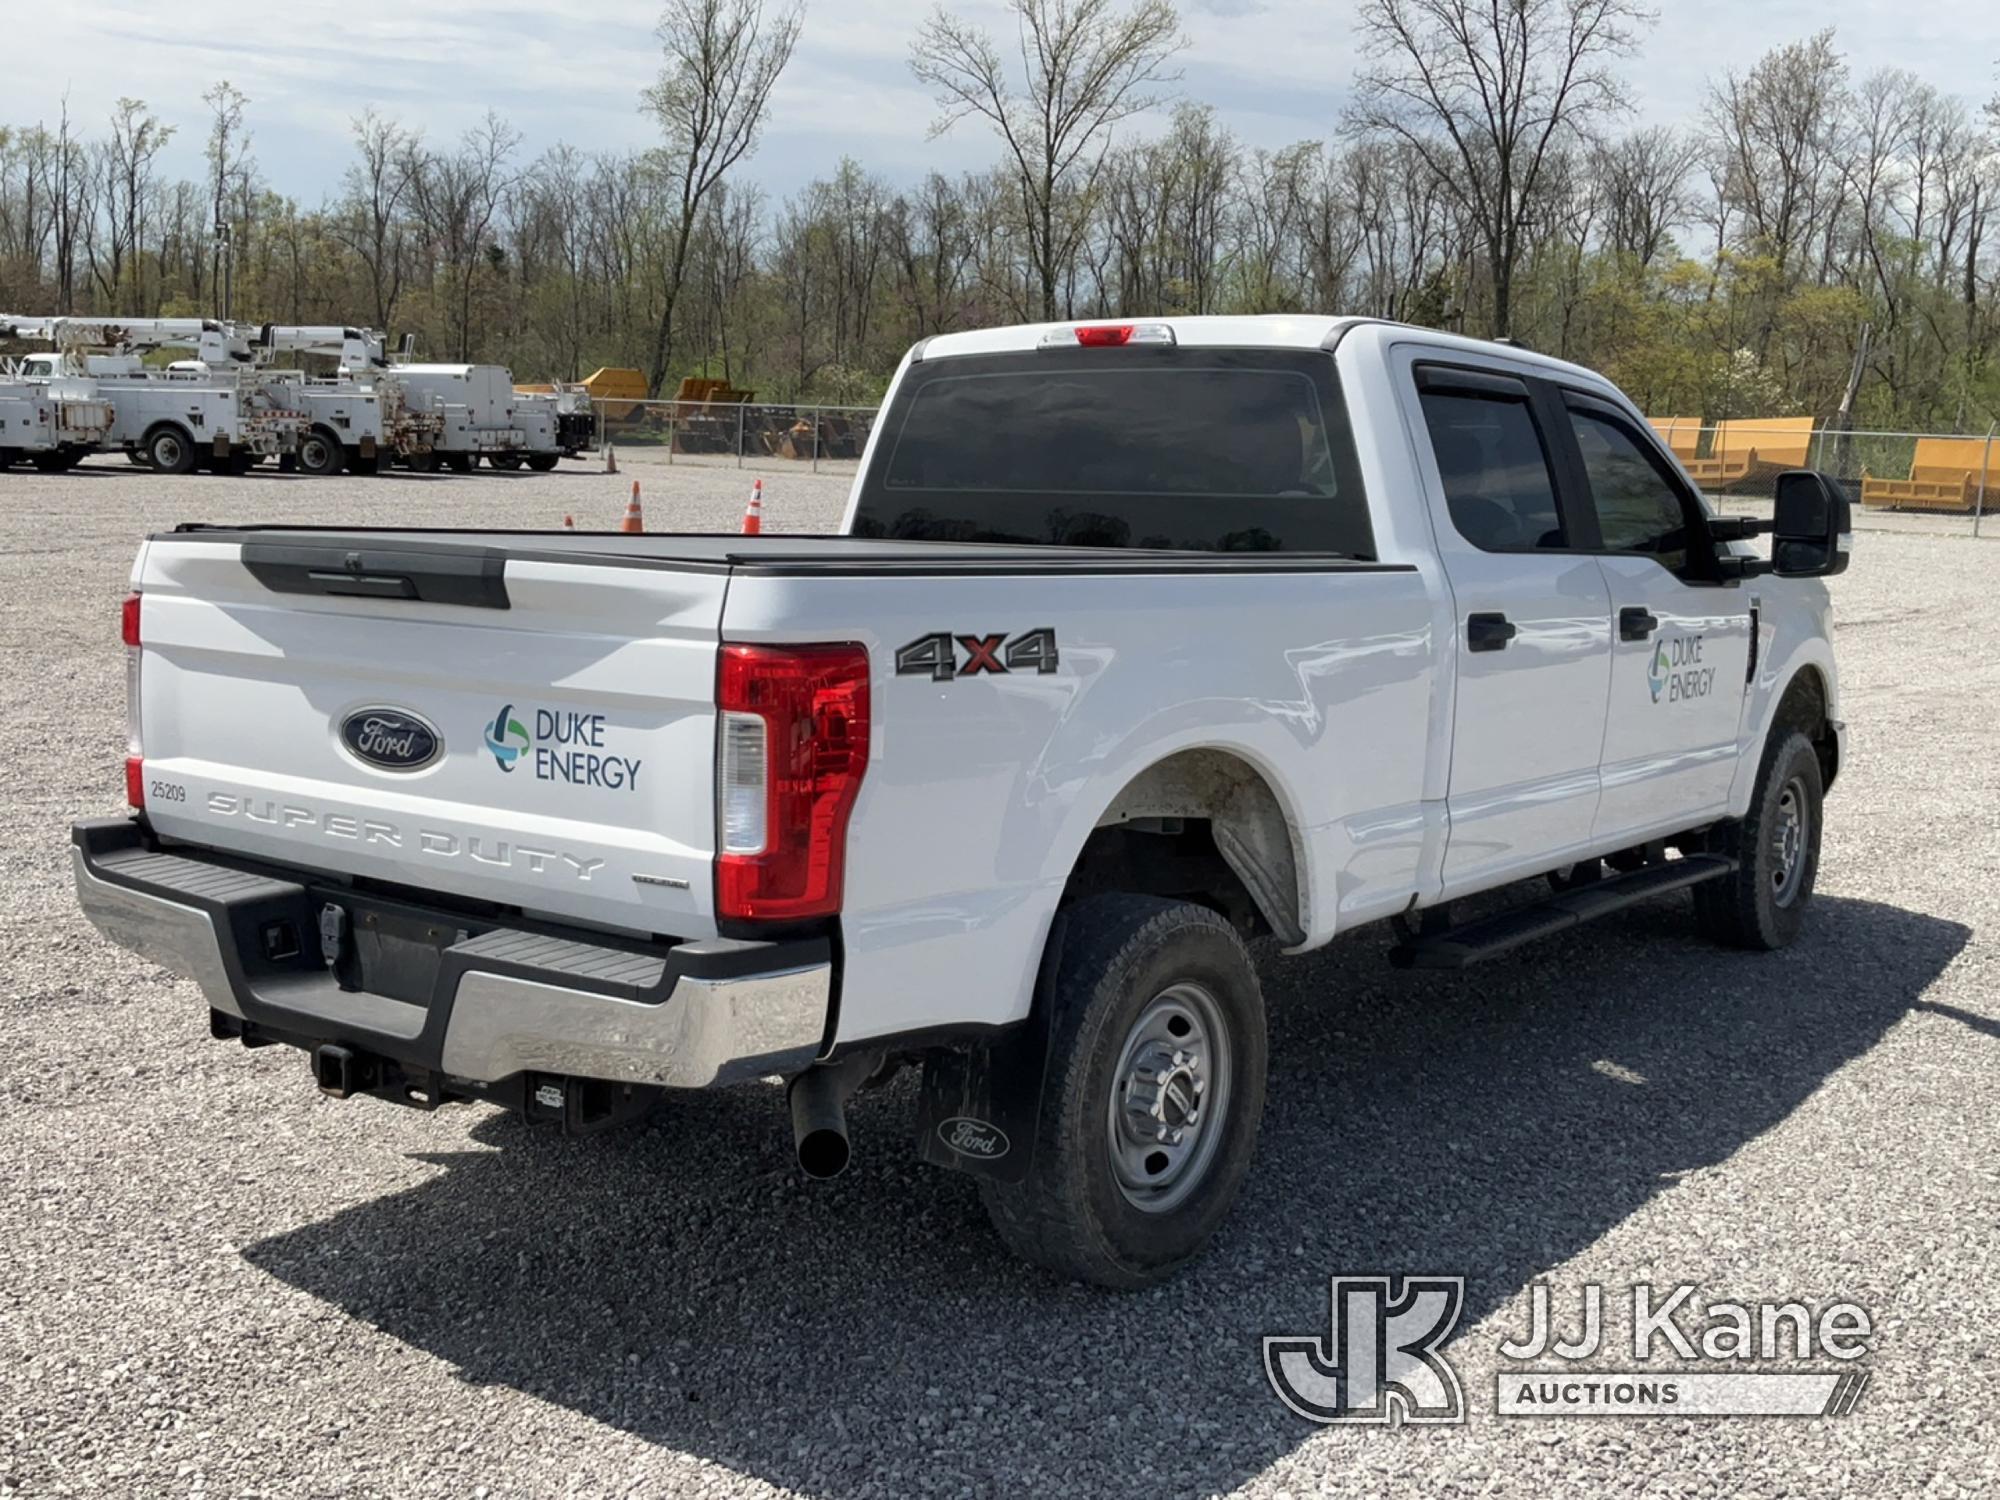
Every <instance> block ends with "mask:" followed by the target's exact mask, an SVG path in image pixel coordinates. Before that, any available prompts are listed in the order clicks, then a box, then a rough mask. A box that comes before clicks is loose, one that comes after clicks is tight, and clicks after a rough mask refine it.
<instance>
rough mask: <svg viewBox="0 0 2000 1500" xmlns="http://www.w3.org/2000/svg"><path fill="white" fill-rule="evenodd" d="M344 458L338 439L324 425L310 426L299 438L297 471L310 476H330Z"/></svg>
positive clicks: (336, 472) (336, 470) (345, 453)
mask: <svg viewBox="0 0 2000 1500" xmlns="http://www.w3.org/2000/svg"><path fill="white" fill-rule="evenodd" d="M346 459H347V450H346V449H345V448H343V447H342V446H341V445H340V439H339V438H337V437H335V436H334V435H333V434H332V433H330V432H328V431H327V430H326V429H325V428H324V427H315V428H312V429H311V430H310V431H308V432H307V433H306V434H305V436H303V437H301V438H300V439H299V472H300V473H301V474H304V475H307V476H309V477H310V478H313V479H330V478H332V477H333V476H334V475H335V474H338V473H339V472H340V466H341V464H342V463H343V462H345V461H346Z"/></svg>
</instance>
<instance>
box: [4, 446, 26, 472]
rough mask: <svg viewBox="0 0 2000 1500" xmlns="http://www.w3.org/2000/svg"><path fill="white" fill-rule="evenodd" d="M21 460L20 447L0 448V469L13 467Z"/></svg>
mask: <svg viewBox="0 0 2000 1500" xmlns="http://www.w3.org/2000/svg"><path fill="white" fill-rule="evenodd" d="M20 461H21V452H20V450H19V449H18V448H0V469H11V468H13V467H14V465H15V464H17V463H19V462H20Z"/></svg>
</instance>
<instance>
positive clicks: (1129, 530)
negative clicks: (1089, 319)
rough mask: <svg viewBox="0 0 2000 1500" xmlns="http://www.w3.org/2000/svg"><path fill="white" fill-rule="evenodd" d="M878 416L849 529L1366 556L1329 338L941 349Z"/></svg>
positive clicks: (1366, 535)
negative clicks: (1217, 344)
mask: <svg viewBox="0 0 2000 1500" xmlns="http://www.w3.org/2000/svg"><path fill="white" fill-rule="evenodd" d="M884 422H885V425H884V429H883V432H882V435H881V437H880V439H879V440H878V443H877V447H876V453H875V457H874V460H873V462H872V464H871V465H870V469H869V473H868V476H867V478H866V480H865V481H864V483H863V486H862V494H861V503H860V505H859V507H858V509H857V512H856V516H855V526H854V530H855V532H856V533H857V534H858V535H862V536H878V537H897V538H902V539H908V540H919V541H964V542H1012V543H1020V542H1029V543H1034V542H1044V543H1051V544H1056V545H1064V546H1081V547H1149V548H1171V549H1176V550H1190V551H1204V552H1237V551H1270V552H1332V553H1340V554H1342V555H1345V556H1350V557H1371V556H1373V551H1374V549H1373V543H1372V539H1371V534H1370V531H1369V526H1368V510H1367V505H1366V503H1365V501H1364V499H1363V497H1362V491H1361V483H1360V479H1359V476H1358V474H1357V472H1356V466H1355V460H1354V447H1353V441H1352V438H1351V436H1350V434H1349V430H1348V426H1347V413H1346V408H1345V406H1344V405H1343V404H1342V402H1341V399H1340V393H1339V389H1338V387H1337V385H1336V384H1335V380H1334V374H1333V360H1332V358H1331V356H1329V355H1327V354H1324V353H1320V352H1316V351H1297V352H1293V351H1281V350H1237V349H1226V350H1219V349H1157V348H1130V347H1127V348H1120V349H1090V350H1078V351H1073V352H1072V351H1066V350H1037V351H1035V352H1033V353H1027V354H1008V355H982V356H973V357H964V358H947V359H940V360H936V361H933V362H928V363H919V364H917V365H915V366H913V367H912V368H911V370H910V372H909V374H908V375H907V376H906V377H905V379H904V382H903V385H902V387H901V388H900V389H899V390H898V392H897V395H896V400H895V401H894V403H893V404H892V405H891V408H890V410H889V412H888V413H887V414H886V416H885V418H884Z"/></svg>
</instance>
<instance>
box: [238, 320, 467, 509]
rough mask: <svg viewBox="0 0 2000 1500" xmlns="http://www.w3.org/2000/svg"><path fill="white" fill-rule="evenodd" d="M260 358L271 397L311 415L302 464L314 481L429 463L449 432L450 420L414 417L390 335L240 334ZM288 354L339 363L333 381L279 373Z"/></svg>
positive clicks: (333, 330)
mask: <svg viewBox="0 0 2000 1500" xmlns="http://www.w3.org/2000/svg"><path fill="white" fill-rule="evenodd" d="M237 333H238V336H239V337H240V338H242V339H243V340H244V341H245V343H246V344H249V345H251V346H252V347H254V348H255V349H256V351H257V358H258V360H259V363H260V370H261V380H262V383H263V384H264V386H265V388H266V389H267V390H270V391H272V392H274V393H278V394H279V396H280V399H282V400H283V401H285V402H287V403H289V404H291V405H293V406H296V407H297V408H298V409H299V410H300V411H302V412H304V413H305V414H306V417H307V419H308V421H309V423H310V425H309V427H308V428H307V430H306V432H305V434H304V436H303V437H302V438H301V439H300V443H299V451H298V454H297V457H296V459H295V460H294V462H295V464H296V466H297V468H298V469H299V470H300V471H301V472H303V473H306V474H311V475H329V474H337V473H339V472H340V470H341V469H343V468H345V469H347V470H349V471H351V472H353V473H356V474H376V473H379V472H380V471H381V466H382V464H383V463H384V462H403V463H410V462H416V463H418V464H420V465H421V464H423V463H425V462H427V457H428V455H429V454H430V452H431V450H432V449H433V448H434V447H435V446H436V445H437V442H438V440H439V437H440V435H441V434H442V433H443V432H444V417H443V415H442V414H441V413H438V412H431V411H413V410H412V409H411V408H410V404H409V400H408V398H407V396H406V394H405V392H404V389H403V387H402V386H401V385H400V384H399V383H398V382H397V381H395V380H394V379H391V378H385V377H387V376H388V375H389V374H390V365H389V360H388V357H387V353H386V350H385V348H384V341H383V339H382V336H381V335H380V334H378V333H375V332H373V331H372V330H370V329H365V328H351V327H345V326H337V325H310V324H283V323H266V324H262V325H260V326H258V327H256V328H250V327H248V326H244V327H240V328H238V329H237ZM280 354H310V355H317V356H321V357H323V358H326V359H331V360H333V361H334V362H335V365H334V374H333V376H332V377H331V378H321V379H315V378H313V377H311V376H308V375H306V374H305V373H303V372H302V371H297V370H280V369H275V368H271V367H270V366H269V363H268V362H269V361H270V360H271V359H273V358H275V357H276V356H277V355H280Z"/></svg>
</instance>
